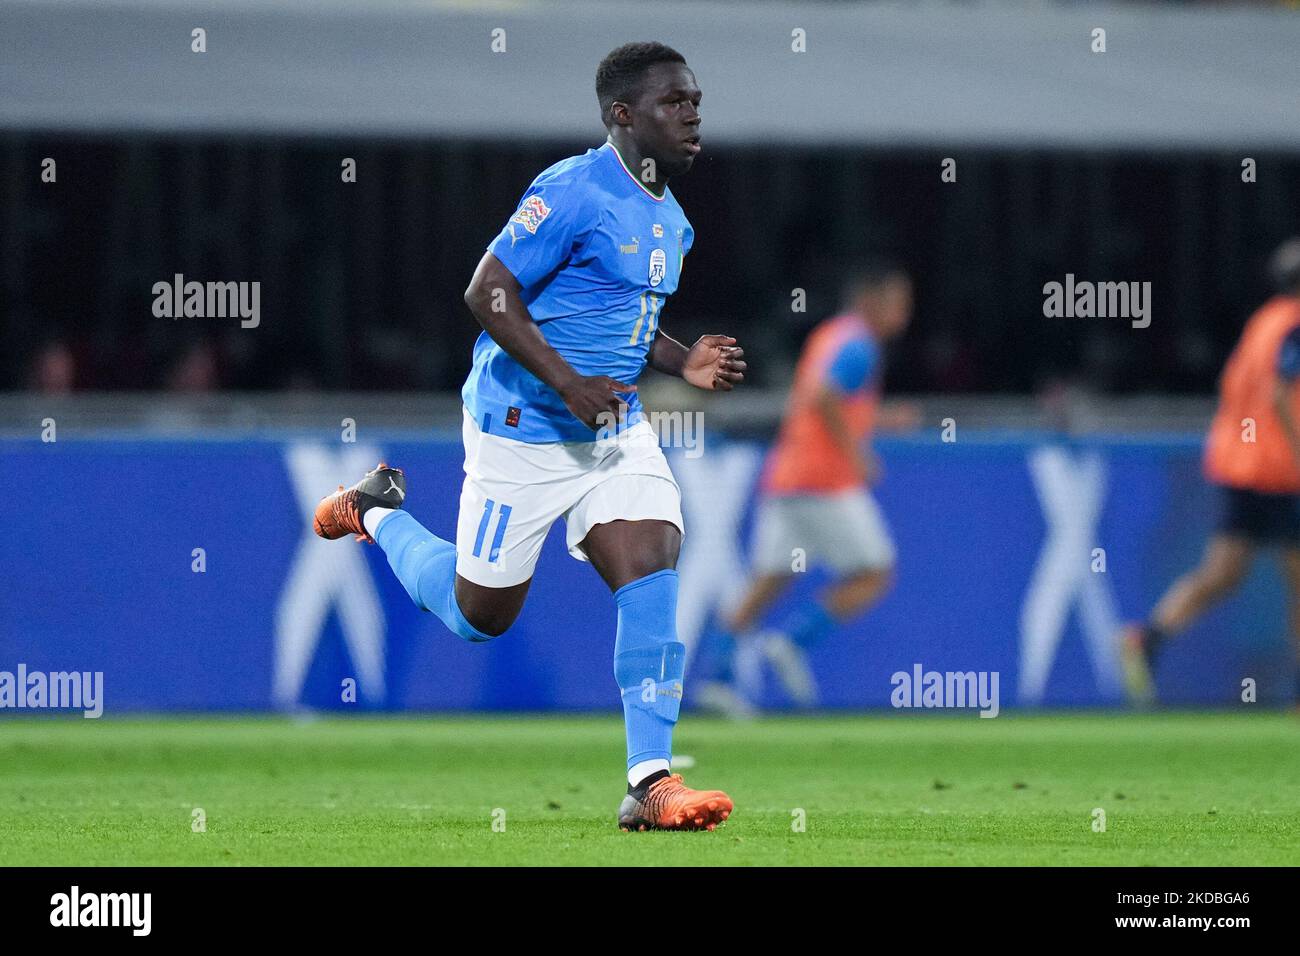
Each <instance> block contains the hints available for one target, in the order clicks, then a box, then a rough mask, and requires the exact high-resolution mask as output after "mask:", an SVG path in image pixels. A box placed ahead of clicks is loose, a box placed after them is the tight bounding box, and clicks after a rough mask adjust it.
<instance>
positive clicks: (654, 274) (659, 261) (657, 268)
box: [650, 249, 668, 286]
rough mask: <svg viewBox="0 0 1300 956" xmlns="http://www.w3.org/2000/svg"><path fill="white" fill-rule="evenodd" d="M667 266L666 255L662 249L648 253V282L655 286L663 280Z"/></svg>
mask: <svg viewBox="0 0 1300 956" xmlns="http://www.w3.org/2000/svg"><path fill="white" fill-rule="evenodd" d="M667 267H668V257H667V256H665V255H664V251H663V250H662V249H656V250H654V251H653V252H652V253H650V284H651V285H652V286H656V285H658V284H659V283H661V282H663V281H664V271H665V270H666V269H667Z"/></svg>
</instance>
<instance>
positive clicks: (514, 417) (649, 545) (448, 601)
mask: <svg viewBox="0 0 1300 956" xmlns="http://www.w3.org/2000/svg"><path fill="white" fill-rule="evenodd" d="M596 96H597V98H598V100H599V103H600V111H601V118H602V120H603V122H604V124H605V128H606V130H607V131H608V138H607V140H606V142H605V143H604V145H602V146H601V147H600V148H599V149H589V150H587V152H586V153H584V154H583V155H581V156H574V157H571V158H569V159H565V160H563V161H561V162H559V163H556V164H555V165H554V166H551V167H550V168H549V169H547V170H545V171H544V172H542V173H541V174H540V175H539V176H538V177H537V178H536V179H535V180H534V181H533V183H532V185H531V186H529V188H528V190H527V191H526V192H525V193H524V196H523V199H522V201H521V203H520V206H519V209H518V211H517V212H516V213H515V214H514V215H513V216H511V217H510V219H509V221H508V222H507V223H506V224H505V228H504V229H502V231H501V233H500V234H499V235H498V236H497V237H496V238H495V239H494V240H493V241H492V243H491V244H490V245H489V246H488V249H487V252H486V254H485V255H484V256H483V258H482V261H480V262H479V264H478V268H477V270H476V271H475V273H474V277H473V279H472V280H471V281H470V284H469V288H468V289H467V290H466V292H465V301H466V303H467V304H468V305H469V308H470V310H471V311H472V312H473V313H474V316H475V318H477V319H478V321H479V323H480V324H481V325H482V326H483V333H482V334H481V335H480V336H479V338H478V341H477V342H476V343H475V346H474V361H473V368H472V370H471V371H470V374H469V378H468V379H467V381H466V382H465V386H464V389H463V390H462V398H463V399H464V405H465V410H464V422H463V437H464V444H465V482H464V485H463V488H462V491H461V498H460V516H459V520H458V523H457V528H456V543H455V544H454V545H453V544H452V543H451V542H449V541H446V540H443V539H442V538H439V537H437V536H436V535H434V534H432V533H431V532H429V531H428V530H426V529H425V528H424V527H422V526H421V525H420V524H419V523H418V522H417V521H416V520H415V519H414V518H413V517H411V515H409V514H407V513H406V512H404V511H402V510H400V509H401V508H402V505H403V504H404V499H405V477H404V476H403V474H402V472H401V471H400V470H398V469H395V468H389V467H387V466H386V465H383V464H382V463H381V464H380V466H379V467H378V468H377V469H376V470H375V471H372V472H370V473H369V474H367V475H366V477H365V478H364V479H362V480H361V481H360V482H359V483H357V484H356V485H354V486H353V487H352V488H350V489H347V490H346V491H345V490H343V489H342V488H340V489H339V491H338V493H336V494H333V495H331V496H329V497H328V498H325V499H324V500H323V501H322V502H321V503H320V505H319V506H318V507H317V510H316V525H315V528H316V532H317V533H318V534H320V535H321V536H323V537H326V538H341V537H343V536H345V535H347V534H354V535H358V536H360V537H363V538H364V539H366V540H371V541H373V542H376V543H378V545H379V546H380V547H381V548H383V550H384V553H385V554H386V555H387V557H388V562H389V564H390V565H391V566H392V568H393V571H394V572H395V573H396V574H397V577H398V579H399V580H400V581H401V582H402V584H403V586H404V587H405V588H406V590H407V593H408V594H410V596H411V599H412V600H413V601H415V603H416V604H417V605H418V606H419V607H421V608H423V609H424V610H427V611H432V612H433V613H434V614H435V615H437V616H438V617H439V618H440V619H441V620H442V622H443V623H444V624H446V625H447V627H448V628H450V629H451V630H452V631H453V632H454V633H456V634H458V635H459V636H460V637H462V638H464V639H465V640H467V641H473V642H487V641H490V640H492V639H493V638H495V637H497V636H499V635H500V634H502V633H503V632H505V631H506V629H507V628H509V627H510V625H511V624H512V623H513V622H514V620H515V618H516V617H517V616H518V614H519V612H520V610H521V608H522V607H523V603H524V598H525V596H526V595H527V593H528V586H529V584H530V582H531V579H532V575H533V569H534V567H535V566H536V564H537V559H538V555H539V553H540V551H541V548H542V542H543V540H544V539H545V538H546V534H547V532H548V531H549V530H550V527H551V525H552V524H553V523H554V522H555V521H556V519H557V518H563V519H564V521H565V525H566V527H567V542H568V548H569V553H570V554H572V555H573V556H574V557H575V558H577V559H578V560H584V561H590V562H591V564H592V565H593V567H595V569H596V571H597V572H598V573H599V574H600V576H601V577H602V578H604V580H605V583H606V584H607V585H608V586H609V588H610V590H611V591H613V593H614V602H615V604H616V605H617V609H618V630H617V634H616V636H615V640H614V676H615V679H616V681H617V683H618V686H619V688H620V689H621V691H622V698H623V714H624V719H625V722H626V729H627V753H628V760H627V779H628V789H627V796H626V797H625V798H624V800H623V803H622V805H621V806H620V807H619V811H618V825H619V826H620V827H621V828H622V829H624V830H648V829H665V830H692V829H709V830H712V829H714V828H715V827H716V826H717V824H718V823H720V822H722V821H723V820H725V819H727V817H728V815H729V814H730V813H731V811H732V808H733V805H732V801H731V799H730V798H729V797H728V796H727V795H726V794H725V793H723V792H721V791H718V790H708V791H697V790H691V789H689V788H687V787H686V786H685V785H684V784H683V783H682V778H681V776H680V775H678V774H670V772H669V771H670V765H671V759H672V733H673V726H674V725H675V724H676V722H677V716H678V710H679V708H680V706H681V699H682V677H683V668H684V657H685V655H684V651H685V648H684V646H683V645H682V643H681V642H680V641H678V639H677V632H676V619H677V571H676V570H675V568H676V564H677V556H678V551H679V549H680V546H681V540H682V531H683V528H682V514H681V501H680V492H679V490H678V487H677V483H676V481H675V479H674V478H673V475H672V473H671V471H669V469H668V464H667V461H666V460H665V459H664V455H663V452H662V451H661V450H660V448H659V444H658V439H657V436H656V435H655V433H654V430H653V429H652V427H651V425H650V423H649V422H648V421H646V420H645V418H644V416H643V414H642V408H641V403H640V401H639V399H638V397H637V392H636V381H637V379H638V377H639V376H640V375H641V371H642V369H643V368H645V366H646V365H647V364H648V365H650V367H652V368H654V369H656V370H658V371H660V372H663V373H666V374H668V375H675V376H679V377H681V378H682V379H684V380H686V381H687V382H689V383H691V384H692V385H694V386H696V387H697V388H702V389H719V390H723V391H727V390H730V389H731V388H732V387H733V386H734V385H736V384H737V383H739V382H740V381H742V379H743V378H744V371H745V362H744V361H743V353H742V351H741V350H740V349H739V348H737V347H736V345H735V341H736V340H735V339H733V338H730V337H728V336H724V335H705V336H703V337H702V338H700V339H699V341H697V342H696V343H695V344H694V345H693V346H691V347H690V348H687V347H686V346H684V345H682V344H681V343H680V342H677V341H675V340H673V339H672V338H670V337H669V336H668V335H667V334H665V333H664V332H663V330H662V329H661V328H660V319H661V316H662V313H663V306H664V302H665V301H666V300H667V298H668V296H669V295H671V294H672V293H673V292H674V291H675V290H676V288H677V283H678V280H679V278H680V276H681V270H682V263H683V260H684V258H685V256H686V253H688V252H689V251H690V248H691V242H692V240H693V237H694V233H693V230H692V229H691V224H690V223H689V222H688V221H687V219H686V216H685V214H684V213H683V212H682V209H681V207H680V206H679V205H678V204H677V200H676V199H674V198H673V194H672V192H671V191H669V189H668V180H669V179H670V178H671V177H673V176H679V175H682V174H683V173H685V172H687V171H688V170H689V169H690V168H691V164H692V163H693V162H694V160H695V157H696V155H697V154H698V153H699V151H700V88H699V86H698V85H697V84H696V82H695V76H694V74H693V73H692V72H691V70H690V69H689V68H688V67H687V66H686V61H685V59H684V58H683V57H682V56H681V54H679V53H677V52H676V51H675V50H673V49H671V48H669V47H667V46H664V45H663V44H660V43H630V44H626V45H624V46H621V47H619V48H618V49H616V50H614V51H613V52H611V53H610V54H609V55H608V56H607V57H605V59H604V60H603V61H601V63H600V66H599V67H598V68H597V71H596Z"/></svg>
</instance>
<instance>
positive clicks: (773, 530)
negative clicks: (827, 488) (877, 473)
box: [753, 488, 895, 574]
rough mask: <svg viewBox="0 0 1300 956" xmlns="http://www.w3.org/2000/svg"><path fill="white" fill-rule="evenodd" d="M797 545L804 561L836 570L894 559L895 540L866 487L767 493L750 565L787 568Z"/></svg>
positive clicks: (766, 570) (773, 570) (769, 570)
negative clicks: (783, 493)
mask: <svg viewBox="0 0 1300 956" xmlns="http://www.w3.org/2000/svg"><path fill="white" fill-rule="evenodd" d="M795 549H800V551H801V553H802V555H803V556H804V557H805V558H806V561H807V566H808V567H811V566H813V565H814V564H823V565H826V566H828V567H830V568H831V569H832V570H833V571H835V572H836V573H837V574H847V573H850V572H853V571H865V570H877V569H879V570H884V569H886V568H891V567H893V565H894V558H895V552H894V541H893V539H892V538H891V537H890V535H889V526H888V525H887V524H885V517H884V515H883V514H881V511H880V506H879V505H878V504H876V499H875V498H874V497H872V495H871V493H870V492H869V491H867V490H866V489H865V488H850V489H848V490H846V491H841V492H835V493H833V494H820V495H813V494H804V495H768V496H765V497H764V498H763V499H762V500H761V501H760V502H759V505H758V516H757V518H756V519H755V526H754V547H753V565H754V571H755V572H757V573H759V574H789V573H790V572H791V571H792V570H794V562H795V561H796V559H797V558H798V557H799V553H797V552H796V550H795Z"/></svg>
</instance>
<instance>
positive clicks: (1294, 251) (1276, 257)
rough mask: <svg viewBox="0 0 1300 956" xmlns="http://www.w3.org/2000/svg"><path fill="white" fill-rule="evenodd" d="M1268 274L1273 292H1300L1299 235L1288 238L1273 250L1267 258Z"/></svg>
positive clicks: (1283, 293)
mask: <svg viewBox="0 0 1300 956" xmlns="http://www.w3.org/2000/svg"><path fill="white" fill-rule="evenodd" d="M1268 274H1269V278H1270V279H1271V280H1272V282H1273V289H1274V291H1275V292H1278V293H1281V294H1282V295H1297V294H1300V236H1296V237H1293V238H1291V239H1288V240H1287V241H1286V242H1284V243H1282V244H1281V245H1280V246H1278V247H1277V248H1276V249H1274V250H1273V255H1272V256H1270V257H1269V260H1268Z"/></svg>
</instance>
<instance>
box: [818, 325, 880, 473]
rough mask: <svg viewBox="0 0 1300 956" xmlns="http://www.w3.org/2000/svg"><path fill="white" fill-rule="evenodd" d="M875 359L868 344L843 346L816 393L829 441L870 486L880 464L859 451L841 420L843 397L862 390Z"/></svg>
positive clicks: (869, 375)
mask: <svg viewBox="0 0 1300 956" xmlns="http://www.w3.org/2000/svg"><path fill="white" fill-rule="evenodd" d="M876 360H877V356H876V353H875V350H874V349H873V348H870V347H868V345H867V343H865V342H862V341H858V340H854V341H850V342H848V343H846V344H844V345H842V346H841V347H840V349H839V352H838V353H837V354H836V355H835V357H834V359H833V360H832V361H831V362H830V364H829V365H828V366H827V368H826V376H825V379H824V380H823V381H822V384H821V387H820V388H819V389H818V390H817V397H816V402H817V411H818V413H819V414H820V415H821V419H822V422H823V423H824V424H825V426H826V431H827V433H828V434H829V435H830V436H831V440H832V441H834V442H835V444H836V445H837V446H838V447H839V449H840V451H841V452H842V453H843V454H844V456H845V457H846V458H848V459H849V461H851V462H853V464H854V467H855V468H856V470H857V472H858V475H859V477H860V478H861V480H862V481H864V482H867V483H873V482H875V481H876V480H877V479H878V478H879V477H880V463H879V462H878V461H877V460H876V457H875V455H874V454H873V453H872V452H871V450H870V449H868V448H862V447H859V445H858V443H857V442H856V441H855V440H854V438H853V432H852V431H851V430H850V428H849V425H848V422H847V421H845V419H844V412H843V401H844V396H845V395H846V394H848V393H850V392H853V391H856V390H857V389H859V388H861V387H862V386H863V385H864V384H865V383H866V381H867V379H868V378H870V377H871V375H872V374H873V373H874V371H875V366H876Z"/></svg>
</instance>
